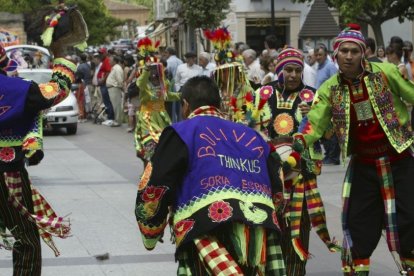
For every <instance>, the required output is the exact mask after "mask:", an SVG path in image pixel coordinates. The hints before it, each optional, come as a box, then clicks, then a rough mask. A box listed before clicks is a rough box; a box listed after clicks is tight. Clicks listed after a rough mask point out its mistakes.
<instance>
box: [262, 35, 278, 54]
mask: <svg viewBox="0 0 414 276" xmlns="http://www.w3.org/2000/svg"><path fill="white" fill-rule="evenodd" d="M264 47H265V49H266V50H267V54H268V55H269V56H270V57H272V58H276V57H277V55H278V54H279V53H278V51H277V50H276V49H277V37H276V36H275V35H273V34H271V35H267V36H266V37H265V41H264Z"/></svg>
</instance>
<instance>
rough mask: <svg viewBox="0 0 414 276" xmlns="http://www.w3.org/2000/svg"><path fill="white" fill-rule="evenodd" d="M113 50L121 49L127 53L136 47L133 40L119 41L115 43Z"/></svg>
mask: <svg viewBox="0 0 414 276" xmlns="http://www.w3.org/2000/svg"><path fill="white" fill-rule="evenodd" d="M112 48H113V49H114V50H117V49H119V50H123V51H127V50H131V49H133V48H134V45H133V44H132V40H131V39H118V40H116V41H114V42H113V45H112Z"/></svg>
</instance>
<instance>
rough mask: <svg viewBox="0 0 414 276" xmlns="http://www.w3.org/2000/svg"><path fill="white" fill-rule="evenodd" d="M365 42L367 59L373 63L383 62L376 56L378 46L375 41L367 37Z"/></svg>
mask: <svg viewBox="0 0 414 276" xmlns="http://www.w3.org/2000/svg"><path fill="white" fill-rule="evenodd" d="M365 42H366V45H367V49H366V50H365V57H366V59H367V60H368V61H371V62H382V60H380V59H379V58H378V57H377V55H376V48H377V44H376V43H375V39H373V38H372V37H367V39H366V41H365Z"/></svg>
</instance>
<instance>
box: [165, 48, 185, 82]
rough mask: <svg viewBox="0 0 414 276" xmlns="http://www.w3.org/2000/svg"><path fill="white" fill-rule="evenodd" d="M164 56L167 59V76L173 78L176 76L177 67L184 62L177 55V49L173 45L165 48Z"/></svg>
mask: <svg viewBox="0 0 414 276" xmlns="http://www.w3.org/2000/svg"><path fill="white" fill-rule="evenodd" d="M164 58H165V60H166V61H167V78H168V79H169V80H171V79H173V78H174V77H175V73H176V71H177V67H178V66H179V65H181V64H183V61H182V60H181V59H179V58H178V57H177V56H176V52H175V49H174V48H172V47H168V48H167V49H165V52H164Z"/></svg>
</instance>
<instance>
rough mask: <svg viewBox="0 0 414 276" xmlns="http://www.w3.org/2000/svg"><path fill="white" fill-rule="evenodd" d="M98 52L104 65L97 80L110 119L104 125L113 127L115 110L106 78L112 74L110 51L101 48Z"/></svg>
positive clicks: (100, 68)
mask: <svg viewBox="0 0 414 276" xmlns="http://www.w3.org/2000/svg"><path fill="white" fill-rule="evenodd" d="M98 52H99V55H100V58H101V63H102V64H101V66H100V67H99V71H98V75H97V78H98V84H99V88H100V90H101V95H102V101H103V103H104V105H105V111H106V114H107V118H108V119H107V120H106V121H104V122H103V123H102V124H103V125H111V124H112V123H113V120H114V109H113V107H112V103H111V99H110V98H109V92H108V88H107V87H106V78H107V77H108V75H109V73H110V72H111V63H110V62H109V56H108V51H107V50H106V48H101V49H99V50H98Z"/></svg>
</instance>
